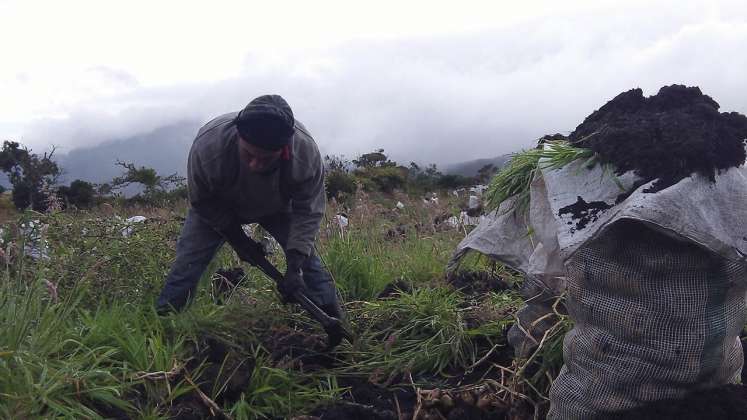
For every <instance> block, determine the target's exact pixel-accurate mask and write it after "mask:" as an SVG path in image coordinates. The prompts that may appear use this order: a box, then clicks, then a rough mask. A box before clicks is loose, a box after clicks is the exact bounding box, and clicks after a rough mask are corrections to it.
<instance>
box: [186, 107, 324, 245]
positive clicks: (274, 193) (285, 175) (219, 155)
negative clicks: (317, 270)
mask: <svg viewBox="0 0 747 420" xmlns="http://www.w3.org/2000/svg"><path fill="white" fill-rule="evenodd" d="M236 114H237V113H230V114H225V115H221V116H219V117H217V118H215V119H214V120H212V121H210V122H208V123H207V124H205V125H204V126H203V127H202V128H201V129H200V130H199V131H198V133H197V137H196V138H195V141H194V143H193V144H192V148H191V149H190V151H189V159H188V162H187V186H188V190H189V201H190V204H191V205H192V208H193V209H194V210H195V211H196V212H197V214H198V215H199V216H200V218H202V219H203V220H205V222H207V223H208V224H209V225H211V226H212V227H214V228H215V229H216V230H222V229H225V228H226V227H228V226H230V225H231V224H235V223H236V224H238V223H250V222H255V221H257V219H259V218H261V217H262V216H267V215H271V214H276V213H289V214H290V224H291V226H290V229H289V231H290V232H289V235H288V244H287V250H291V249H293V250H297V251H299V252H301V253H302V254H304V255H310V254H311V251H312V248H313V246H314V240H315V237H316V234H317V232H318V231H319V226H320V224H321V219H322V216H323V215H324V209H325V205H326V196H325V192H324V165H323V164H322V159H321V156H320V154H319V150H318V149H317V146H316V143H315V142H314V139H313V138H312V137H311V134H309V132H308V131H307V130H306V128H305V127H304V126H303V124H301V123H300V122H299V121H297V120H296V122H295V134H294V136H293V141H292V144H291V153H290V160H287V161H281V163H280V165H279V167H278V168H277V169H276V170H274V171H272V172H270V173H267V174H258V173H251V172H249V171H248V170H247V168H246V165H244V164H243V163H241V161H240V160H239V152H238V144H237V142H238V141H239V137H238V131H237V129H236V125H235V124H234V122H233V121H234V118H235V117H236Z"/></svg>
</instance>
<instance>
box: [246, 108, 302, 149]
mask: <svg viewBox="0 0 747 420" xmlns="http://www.w3.org/2000/svg"><path fill="white" fill-rule="evenodd" d="M234 122H235V123H236V128H237V129H238V130H239V134H240V135H241V138H242V139H244V141H246V142H248V143H250V144H253V145H255V146H259V147H261V148H263V149H268V150H279V149H282V148H283V147H284V146H287V145H288V144H290V142H291V139H292V138H293V133H294V132H295V129H294V122H295V120H294V119H293V111H292V110H291V107H290V105H288V102H285V99H283V98H282V97H281V96H280V95H262V96H260V97H258V98H255V99H253V100H252V101H251V102H249V104H248V105H247V106H246V107H245V108H244V109H242V110H241V111H240V112H239V114H238V115H237V116H236V119H235V120H234Z"/></svg>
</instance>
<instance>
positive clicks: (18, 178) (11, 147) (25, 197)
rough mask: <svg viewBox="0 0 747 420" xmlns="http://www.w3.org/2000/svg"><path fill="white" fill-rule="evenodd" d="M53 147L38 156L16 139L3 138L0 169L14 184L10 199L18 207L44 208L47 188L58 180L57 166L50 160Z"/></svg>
mask: <svg viewBox="0 0 747 420" xmlns="http://www.w3.org/2000/svg"><path fill="white" fill-rule="evenodd" d="M54 152H55V149H54V148H52V150H51V151H50V152H49V153H47V152H45V153H44V155H42V156H38V155H37V154H35V153H32V152H31V150H30V149H28V148H26V147H25V146H24V147H22V146H21V145H20V144H19V143H18V142H14V141H8V140H6V141H4V142H3V148H2V150H0V170H2V171H3V172H5V173H6V174H7V175H8V179H9V180H10V183H11V184H12V185H13V203H14V204H15V205H16V208H18V209H26V208H28V207H31V208H32V209H34V210H36V211H45V210H46V209H47V205H48V203H47V202H48V200H49V189H50V186H51V185H53V184H54V183H55V182H56V181H57V177H58V176H59V175H60V168H59V167H58V166H57V163H55V162H54V161H53V160H52V156H53V155H54Z"/></svg>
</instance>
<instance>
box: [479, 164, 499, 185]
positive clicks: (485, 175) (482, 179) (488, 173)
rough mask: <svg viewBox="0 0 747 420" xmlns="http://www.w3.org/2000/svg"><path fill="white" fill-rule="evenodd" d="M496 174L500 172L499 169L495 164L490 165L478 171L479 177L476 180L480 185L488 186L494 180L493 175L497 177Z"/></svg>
mask: <svg viewBox="0 0 747 420" xmlns="http://www.w3.org/2000/svg"><path fill="white" fill-rule="evenodd" d="M496 172H498V168H497V167H496V166H495V165H494V164H492V163H488V164H487V165H485V166H483V167H482V168H480V169H478V170H477V177H476V178H475V180H476V181H477V182H478V183H479V184H487V183H488V182H490V180H491V179H493V175H495V173H496Z"/></svg>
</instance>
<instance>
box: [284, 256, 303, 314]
mask: <svg viewBox="0 0 747 420" xmlns="http://www.w3.org/2000/svg"><path fill="white" fill-rule="evenodd" d="M285 260H286V265H287V266H288V269H287V270H286V271H285V276H284V277H283V280H282V281H280V282H278V291H279V292H280V295H281V296H282V297H283V301H284V302H285V303H291V302H294V299H293V294H294V293H295V292H297V291H301V292H305V291H306V283H305V282H304V280H303V270H302V269H301V266H302V265H303V263H304V261H306V256H305V255H303V254H301V253H300V252H298V251H295V250H289V251H288V252H287V253H286V256H285Z"/></svg>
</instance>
